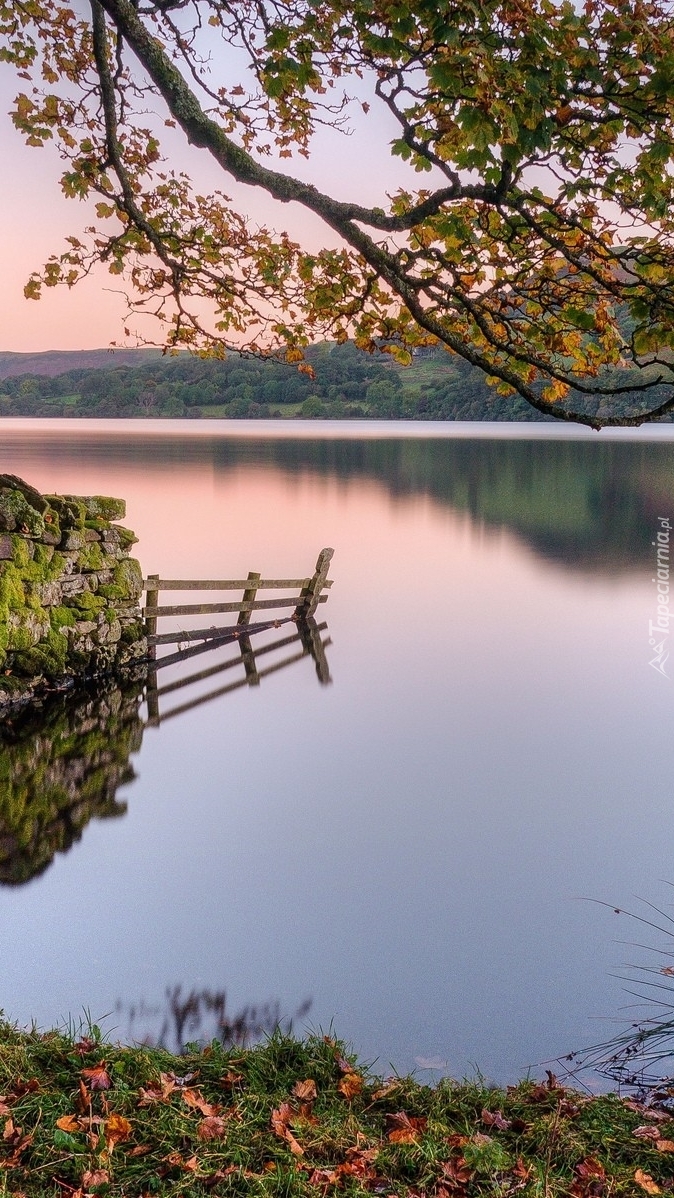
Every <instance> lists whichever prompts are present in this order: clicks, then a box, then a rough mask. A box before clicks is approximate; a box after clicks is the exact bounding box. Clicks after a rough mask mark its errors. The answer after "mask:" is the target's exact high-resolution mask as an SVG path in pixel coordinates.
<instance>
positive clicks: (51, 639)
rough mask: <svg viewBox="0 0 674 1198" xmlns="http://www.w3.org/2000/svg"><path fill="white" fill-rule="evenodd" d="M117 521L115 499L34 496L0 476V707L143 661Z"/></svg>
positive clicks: (134, 595)
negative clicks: (68, 681) (41, 689)
mask: <svg viewBox="0 0 674 1198" xmlns="http://www.w3.org/2000/svg"><path fill="white" fill-rule="evenodd" d="M125 514H126V505H125V503H124V501H123V500H121V499H112V498H108V497H106V496H103V495H93V496H81V495H41V494H40V493H39V492H38V491H36V490H35V489H34V488H33V487H31V486H29V484H28V483H25V482H24V481H23V480H22V479H20V478H16V477H15V476H14V475H10V474H0V706H2V705H3V704H7V703H8V702H12V701H14V700H16V699H17V698H18V697H24V696H25V695H26V694H30V693H31V692H35V691H36V690H39V688H40V687H44V686H53V685H55V684H59V685H63V684H64V683H65V682H67V680H68V679H73V678H87V677H92V676H95V675H98V674H105V673H111V672H114V671H115V670H117V669H123V668H124V667H128V666H130V665H132V664H133V663H134V662H138V661H140V660H142V659H143V658H144V657H145V656H146V654H147V642H146V640H145V637H144V630H143V624H142V618H141V611H140V605H139V601H140V597H141V594H142V571H141V568H140V565H139V563H138V562H137V561H136V560H135V558H132V557H130V556H129V549H130V547H131V546H132V545H133V544H135V542H136V540H137V538H136V537H135V536H134V534H133V533H132V532H131V531H130V529H128V528H124V527H123V526H121V525H119V524H117V523H116V521H118V520H121V519H123V518H124V516H125Z"/></svg>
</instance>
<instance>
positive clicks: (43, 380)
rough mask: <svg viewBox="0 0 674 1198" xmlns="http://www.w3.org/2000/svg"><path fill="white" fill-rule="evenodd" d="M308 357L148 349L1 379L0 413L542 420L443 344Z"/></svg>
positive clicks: (318, 349) (317, 350)
mask: <svg viewBox="0 0 674 1198" xmlns="http://www.w3.org/2000/svg"><path fill="white" fill-rule="evenodd" d="M13 356H14V357H16V358H19V357H21V355H13ZM307 360H308V361H309V362H310V364H311V366H312V367H313V369H314V372H315V377H314V378H311V377H310V376H309V375H307V374H303V373H301V372H299V371H298V370H297V369H296V368H295V367H292V366H285V365H281V364H280V363H278V362H273V361H261V360H259V359H256V358H242V357H239V356H238V355H231V356H230V357H228V358H227V359H226V360H225V361H216V360H213V359H203V358H198V357H192V356H189V355H187V354H180V355H178V356H176V357H170V356H167V357H157V358H156V359H151V360H150V361H148V360H147V357H146V356H145V355H142V356H141V357H140V359H139V360H138V365H120V364H119V359H118V358H117V355H116V354H115V355H114V356H112V355H111V357H110V365H109V366H106V367H104V368H100V367H98V368H96V369H90V368H87V367H78V368H75V369H70V370H66V371H64V372H61V373H54V374H52V375H51V376H47V375H43V374H38V373H36V372H35V371H34V370H31V372H30V373H26V372H21V373H16V374H15V375H13V376H12V377H8V378H4V379H2V380H1V381H0V415H3V416H78V417H81V416H89V417H92V416H98V417H101V416H105V417H120V416H123V417H128V416H133V417H148V416H151V417H157V416H159V417H192V418H194V417H209V416H210V417H232V418H239V419H241V418H256V417H257V418H267V417H303V418H306V417H329V418H331V419H353V418H374V419H386V420H397V419H412V420H536V419H541V417H539V415H538V413H537V412H536V411H535V410H534V409H533V408H531V407H529V405H528V404H526V403H525V402H524V401H523V400H521V399H519V398H515V399H506V398H503V397H502V396H499V395H497V394H496V392H495V391H494V390H493V389H492V388H491V387H489V386H488V385H487V383H486V381H485V379H484V375H483V374H482V372H481V371H479V370H477V369H474V368H473V367H471V366H469V365H468V364H467V363H465V362H464V361H463V360H462V359H459V358H455V357H450V356H449V355H448V354H447V353H446V352H445V351H444V350H438V351H436V352H435V353H431V354H427V355H426V356H423V355H421V356H420V357H419V358H418V359H415V361H414V363H413V364H412V365H411V366H409V367H400V366H398V365H396V364H395V363H394V362H393V361H391V359H390V358H389V357H388V356H386V355H383V354H382V355H372V354H367V353H364V352H362V351H360V350H358V349H356V348H355V346H353V345H352V344H350V343H347V344H345V345H336V344H330V343H323V344H321V345H318V346H314V347H312V348H311V349H310V350H309V351H308V353H307ZM132 361H133V359H132Z"/></svg>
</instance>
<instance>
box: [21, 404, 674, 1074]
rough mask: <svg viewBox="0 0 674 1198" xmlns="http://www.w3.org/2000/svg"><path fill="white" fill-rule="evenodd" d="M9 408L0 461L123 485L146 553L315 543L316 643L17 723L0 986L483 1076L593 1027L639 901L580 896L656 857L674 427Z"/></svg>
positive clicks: (668, 796) (554, 1052)
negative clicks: (173, 711)
mask: <svg viewBox="0 0 674 1198" xmlns="http://www.w3.org/2000/svg"><path fill="white" fill-rule="evenodd" d="M2 433H3V451H2V470H3V471H9V472H12V473H16V474H19V475H21V476H22V477H24V478H26V479H27V480H28V481H29V482H31V483H32V484H34V485H35V486H37V487H39V488H40V489H41V490H43V491H57V492H74V493H80V494H91V493H103V494H111V495H117V496H122V497H124V498H125V499H126V500H127V507H128V515H127V519H126V521H125V523H126V524H127V525H128V526H130V527H131V528H133V529H134V530H135V531H136V533H137V535H138V536H139V538H140V540H139V544H138V545H137V546H136V547H135V552H136V553H137V555H138V557H139V558H140V560H141V563H142V566H143V570H144V572H145V573H146V574H147V573H158V574H160V575H162V576H164V577H174V578H175V577H184V578H189V577H202V578H209V577H221V578H227V577H241V576H244V577H245V575H246V574H247V572H248V571H249V570H259V571H261V572H262V573H263V574H266V575H268V576H272V577H274V576H302V575H304V574H306V573H309V572H311V570H312V569H313V566H314V562H315V559H316V556H317V554H318V552H319V550H320V549H321V548H322V547H324V546H332V547H334V550H335V555H334V559H333V563H332V567H331V576H332V577H333V579H334V585H333V588H332V591H331V592H330V596H329V601H328V603H327V604H326V605H324V606H323V607H322V608H321V609H320V619H321V620H322V621H325V622H326V624H327V627H326V629H325V630H324V631H323V634H322V636H323V641H324V642H325V649H324V652H325V656H326V661H327V665H328V667H329V671H330V676H331V679H332V681H331V682H330V683H325V682H324V683H323V684H322V683H321V682H320V680H319V678H318V676H317V671H316V668H315V664H314V662H313V661H312V659H311V657H310V656H304V657H302V658H301V659H298V660H296V661H294V662H292V663H290V664H287V665H285V666H283V668H279V669H277V670H275V671H273V672H269V673H268V674H267V675H266V676H265V677H263V678H262V679H261V682H260V685H259V686H240V687H238V688H237V689H233V690H230V691H228V692H227V693H223V694H220V695H219V696H217V697H215V698H213V699H211V700H210V701H209V702H204V703H203V704H201V705H199V706H196V707H194V708H192V709H190V710H188V711H185V712H184V713H183V714H178V715H175V716H174V718H170V719H169V718H166V719H162V721H161V722H160V723H159V725H158V726H153V725H152V724H151V723H150V724H148V722H147V709H146V706H145V704H144V702H143V696H142V694H139V693H138V688H136V691H135V692H134V691H133V689H132V690H131V692H129V693H125V694H123V695H121V696H120V694H118V693H117V694H115V693H108V694H107V695H106V694H105V693H104V694H102V695H100V696H96V695H93V696H91V695H90V696H89V697H88V698H87V699H86V701H84V700H80V701H78V703H79V706H78V705H77V704H76V705H75V708H73V705H72V703H71V704H70V707H69V706H68V702H64V703H63V704H62V705H61V707H59V708H58V710H57V711H56V713H55V714H52V716H50V721H51V722H49V720H47V722H46V724H45V726H44V727H42V728H41V727H40V726H39V724H36V725H35V726H30V727H28V728H23V729H21V728H18V729H17V730H16V735H15V736H14V734H13V736H14V739H13V740H12V737H9V739H8V741H7V743H6V744H5V746H4V748H2V749H1V750H0V804H1V803H2V802H3V796H4V804H5V810H4V812H1V811H0V846H1V845H2V826H3V822H4V825H5V828H7V826H9V825H10V824H11V825H12V826H14V827H27V826H28V824H27V823H26V822H25V820H24V814H25V813H24V808H25V810H26V811H28V812H30V808H31V804H33V805H34V806H35V805H37V808H39V804H40V802H41V801H42V800H41V796H42V797H43V796H44V793H45V787H46V786H47V784H48V785H49V786H50V787H51V788H52V790H53V793H54V794H55V795H56V796H57V798H56V799H54V802H56V803H57V805H58V804H59V803H60V804H61V807H60V808H59V811H60V814H59V816H58V819H56V818H54V820H53V822H52V823H49V821H48V820H47V817H46V816H45V817H44V818H45V820H47V822H45V823H44V826H43V825H42V824H40V827H39V829H38V832H39V835H37V838H35V837H34V840H29V838H28V834H27V833H26V836H25V837H24V839H23V840H22V841H21V844H20V845H19V848H18V849H16V851H14V850H12V853H13V855H12V856H11V859H8V860H7V862H6V863H5V867H4V872H3V873H2V875H1V876H2V884H0V959H1V960H2V981H1V985H0V1006H1V1007H2V1008H4V1011H5V1013H6V1015H7V1016H8V1017H9V1018H11V1019H13V1020H17V1021H19V1022H21V1023H28V1022H30V1021H31V1020H33V1019H34V1020H35V1021H37V1023H38V1024H39V1025H40V1026H43V1027H47V1026H52V1025H54V1024H57V1023H64V1022H66V1021H67V1020H68V1019H71V1020H74V1021H75V1023H76V1022H77V1020H78V1019H79V1018H80V1017H82V1014H83V1012H84V1011H85V1010H86V1011H87V1012H88V1013H89V1015H90V1016H91V1017H92V1018H93V1019H95V1020H99V1021H102V1023H103V1026H104V1028H105V1029H106V1030H107V1031H108V1032H109V1034H111V1035H112V1036H114V1037H118V1038H129V1037H137V1038H142V1037H143V1036H146V1035H156V1034H157V1033H158V1031H159V1030H160V1029H161V1026H162V1024H164V1023H166V1026H167V1027H169V1028H170V1029H171V1034H173V1032H176V1034H178V1033H180V1032H185V1031H188V1032H189V1031H190V1028H191V1027H192V1028H193V1029H196V1031H199V1033H200V1034H201V1032H203V1031H204V1029H206V1030H207V1025H208V1020H209V1019H213V1018H216V1017H217V1016H218V1013H219V1015H220V1016H222V1012H223V1010H226V1015H227V1018H228V1020H229V1021H230V1022H232V1023H236V1019H237V1018H239V1019H240V1020H242V1023H241V1026H244V1025H246V1026H251V1027H253V1028H255V1027H260V1028H263V1027H264V1026H266V1025H267V1024H268V1023H269V1022H270V1021H273V1019H274V1018H275V1017H276V1015H278V1016H280V1017H281V1018H283V1019H285V1020H291V1019H292V1020H293V1024H294V1028H295V1030H296V1031H298V1032H302V1031H304V1030H306V1029H312V1030H319V1029H322V1030H323V1031H327V1030H328V1029H330V1028H333V1029H334V1031H335V1032H336V1034H338V1035H339V1036H341V1037H343V1038H345V1039H346V1040H348V1041H349V1042H350V1043H351V1044H352V1045H353V1046H354V1048H355V1049H356V1050H357V1051H358V1053H359V1054H360V1055H361V1057H362V1058H364V1059H365V1060H367V1061H370V1062H373V1063H374V1064H375V1068H376V1069H377V1070H378V1071H379V1072H382V1073H386V1072H388V1071H389V1070H390V1069H391V1068H394V1069H397V1070H401V1071H405V1072H407V1071H409V1070H416V1071H417V1073H418V1075H419V1076H420V1077H421V1078H422V1079H428V1080H432V1079H433V1078H435V1077H437V1076H439V1075H440V1073H447V1072H449V1073H452V1074H454V1075H456V1076H463V1075H466V1074H471V1073H472V1072H474V1070H475V1069H476V1068H478V1069H480V1070H481V1071H482V1072H483V1073H484V1074H485V1075H486V1076H487V1077H488V1078H490V1079H493V1080H496V1081H499V1082H507V1081H512V1080H514V1079H515V1078H516V1077H518V1076H521V1075H522V1074H523V1073H524V1072H525V1071H526V1070H527V1068H529V1067H532V1068H534V1069H535V1070H537V1071H538V1072H539V1073H540V1071H541V1070H540V1063H541V1062H544V1061H549V1060H550V1059H552V1058H555V1057H557V1056H559V1055H560V1054H564V1053H567V1052H569V1051H570V1050H572V1049H576V1048H579V1047H582V1046H584V1045H586V1044H589V1043H592V1042H594V1041H596V1040H597V1039H605V1038H606V1037H607V1036H609V1035H611V1034H612V1031H613V1030H615V1026H616V1025H615V1022H614V1021H615V1019H616V1018H617V1017H621V1016H623V1015H625V1010H624V1008H625V1007H626V1004H628V1003H630V1002H631V1001H633V1000H631V999H630V997H629V996H628V995H626V994H625V985H624V983H623V982H621V981H620V980H619V978H617V977H615V976H614V975H615V974H616V972H618V973H619V972H620V966H621V964H622V963H623V962H624V961H630V960H633V959H634V956H635V954H636V953H637V952H638V951H639V950H635V949H632V948H630V947H626V946H625V945H623V944H621V943H617V941H621V940H628V941H630V940H640V939H641V940H643V939H644V937H645V936H646V933H645V932H644V931H641V930H640V929H639V928H634V927H632V926H630V924H629V923H625V922H624V921H621V920H619V919H617V918H616V916H615V915H613V914H612V912H611V910H610V909H609V908H605V907H602V906H599V905H597V904H596V903H593V902H589V901H587V900H590V899H598V900H602V901H605V902H608V903H609V904H615V905H616V906H629V905H630V904H631V905H634V902H635V899H634V897H633V896H635V895H636V896H641V897H642V898H644V899H646V900H648V901H652V902H655V903H657V904H666V903H668V902H669V898H670V892H669V891H668V890H667V887H666V883H667V882H668V881H669V882H671V881H674V794H673V787H672V778H673V767H674V737H673V736H672V722H673V719H674V659H672V661H673V664H672V666H671V670H670V669H669V667H668V665H667V664H665V665H664V670H665V673H664V674H663V673H662V672H660V671H659V670H658V669H657V668H655V666H653V665H651V664H650V663H651V662H652V661H653V658H654V654H655V653H656V650H655V649H654V648H653V647H652V646H651V645H650V644H649V622H651V623H652V622H654V621H655V620H656V618H657V609H656V603H657V600H656V597H655V592H656V588H655V586H654V584H653V582H652V581H651V580H652V578H653V577H654V575H655V568H656V548H655V546H654V545H653V542H655V541H656V539H657V533H658V530H660V529H661V528H662V525H661V523H660V521H661V520H663V519H669V520H671V519H672V518H673V517H674V440H673V439H674V429H672V428H671V426H660V427H658V428H655V429H653V428H651V429H646V430H645V431H643V432H632V431H630V432H623V431H622V430H621V432H620V433H615V434H607V433H601V434H600V435H596V434H592V433H586V432H585V431H583V430H574V429H567V428H559V429H558V428H556V427H551V426H549V425H539V426H532V425H526V426H512V425H511V426H508V425H503V424H499V425H497V426H489V425H486V426H484V425H478V426H472V425H471V426H467V425H422V426H419V425H410V424H377V423H373V422H368V423H367V424H366V425H362V424H354V425H351V424H344V425H342V424H333V425H323V424H322V423H321V422H315V423H306V424H304V423H300V422H293V423H292V425H284V426H282V427H279V425H278V424H274V423H268V422H247V421H245V422H244V421H241V422H219V421H214V422H210V421H209V422H206V421H202V422H199V421H193V422H172V421H163V422H155V421H142V422H141V421H128V422H126V421H118V422H112V421H111V422H105V421H86V422H85V421H66V420H58V421H57V420H50V421H42V422H40V421H30V420H14V421H13V420H4V421H3V422H2ZM277 636H278V637H281V636H282V632H281V631H279V632H278V633H277ZM652 639H654V638H652V637H651V640H652ZM661 639H662V638H661ZM221 652H222V654H223V660H224V657H225V652H224V651H221ZM286 655H287V654H286ZM283 656H284V653H283V652H281V651H279V652H278V653H277V654H276V656H274V654H273V653H270V654H269V661H270V663H271V662H273V661H278V662H281V661H282V659H283ZM212 660H213V661H215V660H216V658H215V657H213V659H212ZM661 661H662V658H661ZM199 663H201V664H202V665H205V666H208V665H210V664H211V656H210V655H206V656H204V657H200V658H197V659H196V665H195V668H199ZM656 664H657V663H656ZM169 674H170V671H167V676H169ZM670 675H671V676H670ZM242 676H243V675H241V677H242ZM171 677H173V675H171ZM177 677H178V676H177V674H176V675H175V678H177ZM218 677H219V676H217V677H215V680H214V682H212V683H210V684H209V683H207V682H202V683H200V684H199V685H198V686H197V687H196V690H194V691H189V694H188V691H187V690H183V691H180V692H179V693H178V692H176V693H175V695H169V696H167V697H166V700H165V708H166V711H167V713H168V710H169V709H170V707H171V704H172V703H173V706H177V705H180V704H181V703H182V702H183V701H184V700H186V699H187V698H190V699H191V698H192V697H193V696H194V695H197V696H199V695H205V694H207V693H208V691H209V686H210V689H213V687H215V686H217V684H218ZM233 677H234V671H233V670H232V671H230V673H228V674H226V675H223V676H222V686H224V685H225V684H226V683H228V682H229V681H231V680H233ZM237 677H239V675H237ZM78 737H79V738H80V739H79V740H78ZM74 744H77V745H79V749H76V750H75V749H73V745H74ZM83 746H84V747H83ZM77 753H79V757H77ZM68 754H70V757H69V756H68ZM73 754H74V756H73ZM76 758H77V760H76ZM87 761H88V763H89V765H88V766H87ZM83 762H84V764H83ZM78 771H79V772H78ZM45 780H46V781H45ZM50 793H51V792H50ZM58 796H61V797H60V798H59V797H58ZM22 805H23V806H22ZM52 814H53V813H52ZM40 818H42V817H40ZM51 818H52V817H51V816H49V819H51ZM22 820H24V822H23V823H22V822H21V821H22ZM12 821H13V822H12ZM38 823H39V819H38ZM31 826H33V827H35V826H37V825H35V821H34V824H33V825H31ZM19 839H20V838H19ZM652 935H653V936H654V937H655V933H653V934H652ZM178 987H182V989H181V990H178V989H177V988H178ZM192 992H193V993H194V996H201V997H200V998H194V1001H193V1003H192V1007H191V1008H190V1007H189V1004H188V1003H186V1001H185V1000H186V999H187V998H189V995H190V994H191V993H192ZM167 993H168V995H169V997H168V998H167ZM224 993H226V1003H225V999H224V997H223V995H224ZM190 1010H191V1012H192V1015H193V1016H194V1018H193V1020H192V1023H190ZM202 1016H203V1021H202V1022H203V1025H202V1026H201V1027H200V1028H197V1024H198V1023H199V1020H200V1019H201V1017H202ZM196 1031H195V1034H196ZM183 1038H184V1036H183Z"/></svg>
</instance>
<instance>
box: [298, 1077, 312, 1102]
mask: <svg viewBox="0 0 674 1198" xmlns="http://www.w3.org/2000/svg"><path fill="white" fill-rule="evenodd" d="M292 1092H293V1094H294V1095H295V1098H299V1099H300V1101H301V1102H315V1100H316V1098H317V1097H318V1091H317V1090H316V1082H315V1081H313V1079H312V1078H310V1077H309V1078H307V1080H306V1081H303V1082H295V1085H294V1086H293V1089H292Z"/></svg>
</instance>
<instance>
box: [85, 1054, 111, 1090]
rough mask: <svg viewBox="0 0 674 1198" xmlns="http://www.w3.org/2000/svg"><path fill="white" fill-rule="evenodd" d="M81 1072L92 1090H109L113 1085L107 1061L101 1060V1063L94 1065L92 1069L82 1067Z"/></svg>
mask: <svg viewBox="0 0 674 1198" xmlns="http://www.w3.org/2000/svg"><path fill="white" fill-rule="evenodd" d="M81 1073H82V1077H83V1078H84V1080H85V1081H87V1082H88V1083H89V1088H90V1089H91V1090H109V1089H110V1087H111V1085H112V1082H111V1080H110V1074H109V1073H108V1071H107V1069H106V1068H105V1061H101V1063H100V1065H93V1066H92V1068H91V1069H82V1070H81Z"/></svg>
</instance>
